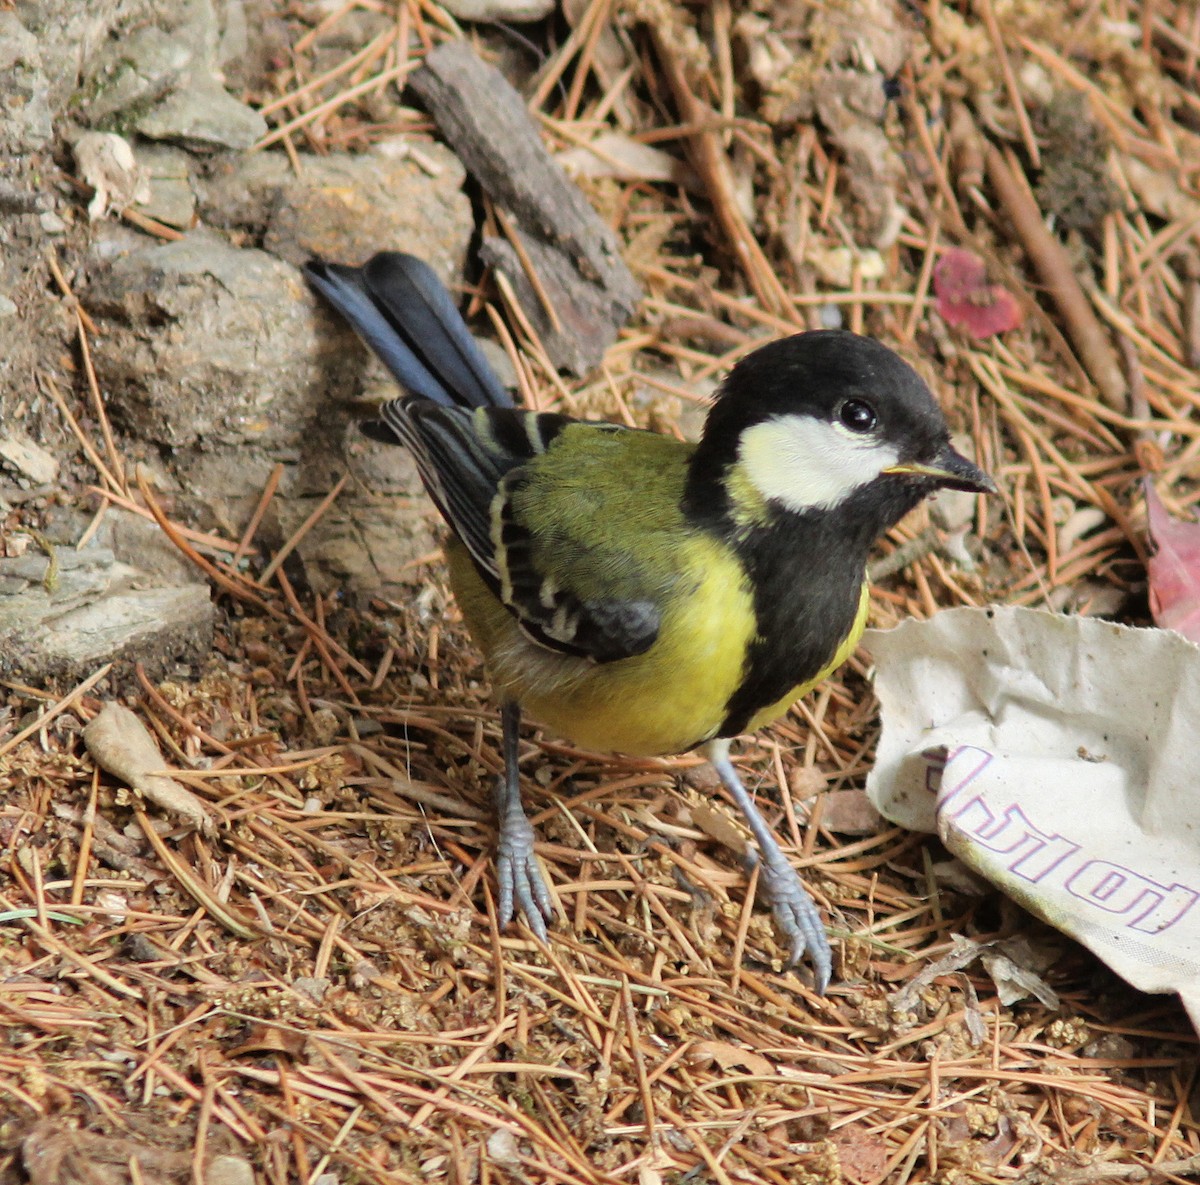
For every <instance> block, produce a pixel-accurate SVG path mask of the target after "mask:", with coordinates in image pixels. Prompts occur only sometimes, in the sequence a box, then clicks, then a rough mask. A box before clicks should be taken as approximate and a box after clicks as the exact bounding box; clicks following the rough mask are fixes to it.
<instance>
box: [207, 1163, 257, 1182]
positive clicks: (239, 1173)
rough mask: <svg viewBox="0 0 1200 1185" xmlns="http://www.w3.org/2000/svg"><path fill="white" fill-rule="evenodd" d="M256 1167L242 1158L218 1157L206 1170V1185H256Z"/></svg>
mask: <svg viewBox="0 0 1200 1185" xmlns="http://www.w3.org/2000/svg"><path fill="white" fill-rule="evenodd" d="M254 1180H255V1177H254V1167H253V1166H252V1165H251V1164H250V1162H249V1161H248V1160H244V1159H243V1158H242V1157H240V1156H217V1157H214V1158H213V1160H212V1161H211V1162H210V1163H209V1165H208V1167H207V1168H206V1169H205V1170H204V1185H254Z"/></svg>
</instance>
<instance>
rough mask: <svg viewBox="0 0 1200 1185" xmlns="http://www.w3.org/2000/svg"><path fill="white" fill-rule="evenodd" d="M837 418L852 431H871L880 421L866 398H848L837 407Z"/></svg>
mask: <svg viewBox="0 0 1200 1185" xmlns="http://www.w3.org/2000/svg"><path fill="white" fill-rule="evenodd" d="M837 418H838V419H839V420H840V421H841V422H842V424H843V425H845V426H846V427H847V428H849V429H850V431H851V432H858V433H863V432H870V431H871V430H872V429H873V428H874V427H875V425H876V424H878V423H879V417H878V416H877V415H876V414H875V409H874V408H873V407H872V406H871V405H870V404H869V403H867V402H866V400H864V399H847V400H846V402H845V403H843V404H842V405H841V407H839V408H838V409H837Z"/></svg>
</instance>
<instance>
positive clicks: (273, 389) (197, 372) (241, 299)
mask: <svg viewBox="0 0 1200 1185" xmlns="http://www.w3.org/2000/svg"><path fill="white" fill-rule="evenodd" d="M87 302H88V308H89V309H90V310H91V312H92V315H93V316H94V317H96V318H97V320H99V321H100V322H101V324H102V327H103V332H102V334H101V335H100V336H99V337H98V338H97V339H96V342H95V345H94V347H93V348H94V351H95V364H96V369H97V372H98V373H99V375H100V380H101V384H102V385H103V386H104V387H105V389H106V390H107V391H108V392H109V396H110V400H111V405H112V408H113V411H114V413H115V414H116V415H117V416H118V417H119V418H120V419H122V420H123V421H124V422H125V424H127V425H128V426H129V427H130V428H131V429H133V430H134V431H135V432H136V433H137V434H138V435H139V436H140V437H142V438H143V439H145V440H149V441H153V442H155V443H157V444H162V445H167V446H169V447H171V448H179V447H181V446H187V445H197V444H198V445H203V446H204V447H206V448H211V447H215V446H216V445H218V444H239V445H240V444H245V443H252V442H262V443H269V444H281V443H283V444H286V443H297V442H299V441H300V440H301V439H302V438H303V436H304V434H305V433H306V432H307V430H308V429H309V427H310V426H311V424H312V423H313V422H314V420H315V419H316V417H317V416H318V415H319V414H320V413H321V409H322V403H323V400H322V395H321V391H320V384H319V382H318V381H317V375H316V374H315V373H314V363H317V364H319V363H320V362H321V360H322V358H323V357H324V356H326V355H327V354H328V353H330V352H331V351H333V350H334V349H338V348H342V349H344V347H345V343H346V340H347V339H346V338H345V337H341V338H335V339H332V340H331V338H330V335H329V333H328V330H323V329H319V326H318V321H317V318H316V317H314V315H313V313H314V308H315V305H316V301H315V298H314V297H313V296H312V295H311V294H310V293H309V291H308V288H307V285H305V283H304V281H303V279H302V278H301V276H300V273H299V272H298V271H296V270H295V269H294V268H292V267H290V266H289V265H287V264H285V263H281V262H280V261H279V260H277V259H275V258H273V257H272V256H270V255H267V254H266V253H265V252H263V251H257V250H251V249H244V248H237V247H232V246H230V245H229V244H228V243H227V242H225V240H224V239H222V238H220V237H219V236H217V235H215V234H213V233H212V232H210V231H206V230H195V231H192V232H190V233H189V234H187V235H185V236H184V237H183V238H182V239H180V240H179V241H178V242H173V243H167V244H164V245H158V244H154V245H151V246H147V247H144V248H142V249H141V250H138V251H134V252H132V253H130V254H128V255H124V256H121V257H119V258H117V259H115V260H113V261H112V262H111V263H108V262H105V263H104V264H103V265H102V267H101V268H98V269H97V274H96V275H95V277H94V279H93V281H92V283H91V284H90V285H89V288H88V293H87Z"/></svg>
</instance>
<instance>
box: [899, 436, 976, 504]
mask: <svg viewBox="0 0 1200 1185" xmlns="http://www.w3.org/2000/svg"><path fill="white" fill-rule="evenodd" d="M884 473H907V474H911V475H912V476H913V477H925V478H928V479H929V480H930V481H932V482H933V483H935V484H936V485H939V486H943V487H945V488H946V489H951V490H966V491H967V492H968V493H971V494H994V493H995V492H996V483H995V482H994V481H992V479H991V478H990V477H988V475H987V474H986V473H984V471H983V470H982V469H980V468H979V466H978V465H976V464H975V463H974V462H973V461H968V460H967V458H966V457H964V456H963V455H962V454H961V453H958V452H955V450H954V449H952V448H951V447H950V446H949V445H948V444H947V445H945V446H944V447H943V449H942V451H941V452H940V453H938V455H937V457H936V458H935V459H934V460H933V462H932V463H930V464H928V465H926V464H923V463H921V462H919V461H904V462H901V463H900V464H899V465H890V466H889V467H888V468H887V469H885V470H884Z"/></svg>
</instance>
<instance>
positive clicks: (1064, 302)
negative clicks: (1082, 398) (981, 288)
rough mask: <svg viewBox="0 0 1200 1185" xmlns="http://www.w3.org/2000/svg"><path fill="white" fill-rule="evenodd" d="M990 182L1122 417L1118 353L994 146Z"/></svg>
mask: <svg viewBox="0 0 1200 1185" xmlns="http://www.w3.org/2000/svg"><path fill="white" fill-rule="evenodd" d="M985 159H986V162H987V172H988V178H989V179H990V181H991V183H992V188H993V189H994V190H995V191H996V196H997V197H998V198H999V199H1000V204H1001V205H1002V206H1003V207H1004V209H1005V211H1006V213H1007V214H1008V216H1009V218H1010V219H1011V220H1012V223H1013V226H1014V228H1015V229H1016V231H1017V234H1018V236H1019V237H1020V240H1021V245H1022V246H1023V247H1024V248H1025V252H1026V254H1027V255H1028V256H1029V258H1030V259H1031V260H1032V261H1033V265H1034V267H1035V268H1036V269H1037V271H1038V274H1039V275H1040V276H1041V278H1042V282H1043V283H1044V284H1045V285H1046V287H1047V289H1048V290H1049V292H1050V296H1051V298H1052V299H1053V301H1054V303H1055V305H1056V306H1057V307H1058V311H1059V313H1060V314H1061V315H1062V319H1063V321H1064V323H1065V324H1066V327H1067V333H1068V335H1069V336H1070V338H1071V341H1072V342H1074V344H1075V348H1076V349H1077V350H1078V351H1079V358H1080V361H1081V362H1082V363H1083V365H1084V367H1085V369H1086V370H1087V372H1088V373H1089V374H1090V375H1091V377H1092V381H1093V382H1094V383H1095V384H1096V388H1097V390H1099V392H1100V395H1101V397H1102V398H1103V400H1104V402H1105V403H1107V404H1108V406H1109V407H1111V408H1112V409H1113V410H1114V411H1120V412H1124V411H1125V409H1126V406H1127V404H1126V400H1127V397H1128V390H1127V387H1126V383H1125V377H1124V375H1122V374H1121V366H1120V363H1119V362H1118V361H1117V356H1116V353H1115V352H1114V350H1113V348H1112V344H1111V343H1110V342H1109V340H1108V337H1107V336H1106V335H1105V332H1104V330H1103V328H1102V327H1101V325H1100V322H1099V321H1098V320H1097V319H1096V315H1095V313H1094V312H1093V311H1092V306H1091V304H1090V303H1089V301H1088V299H1087V297H1086V296H1085V295H1084V293H1083V289H1082V288H1081V287H1080V286H1079V281H1078V280H1077V279H1076V277H1075V272H1074V271H1073V270H1072V268H1071V261H1070V259H1069V258H1068V256H1067V253H1066V250H1065V249H1064V248H1063V246H1062V244H1061V243H1060V242H1059V241H1058V240H1057V239H1056V238H1055V237H1054V236H1053V235H1052V234H1051V233H1050V232H1049V231H1048V230H1047V229H1046V224H1045V223H1044V222H1043V221H1042V215H1041V211H1040V210H1039V209H1038V208H1037V204H1036V203H1035V202H1034V200H1033V198H1032V196H1030V193H1029V191H1028V189H1027V188H1026V187H1025V186H1024V185H1022V184H1021V183H1020V182H1019V181H1018V180H1017V177H1016V173H1015V171H1014V170H1015V168H1016V165H1015V162H1013V161H1012V160H1010V159H1006V158H1005V154H1004V153H1003V152H1001V151H1000V149H999V148H997V147H996V146H995V145H994V144H989V145H988V146H987V149H986V151H985Z"/></svg>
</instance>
